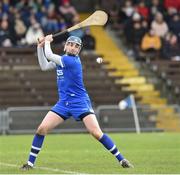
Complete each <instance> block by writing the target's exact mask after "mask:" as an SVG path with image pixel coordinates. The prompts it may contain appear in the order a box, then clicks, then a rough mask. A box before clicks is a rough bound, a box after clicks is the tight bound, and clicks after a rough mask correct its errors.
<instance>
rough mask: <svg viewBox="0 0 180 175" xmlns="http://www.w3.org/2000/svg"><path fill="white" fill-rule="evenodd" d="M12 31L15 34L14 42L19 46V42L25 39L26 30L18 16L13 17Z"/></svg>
mask: <svg viewBox="0 0 180 175" xmlns="http://www.w3.org/2000/svg"><path fill="white" fill-rule="evenodd" d="M14 30H15V34H16V40H17V41H18V44H20V42H21V40H22V39H23V38H24V37H25V34H26V30H27V28H26V26H25V24H24V22H23V21H22V19H21V18H20V15H19V14H16V16H15V26H14Z"/></svg>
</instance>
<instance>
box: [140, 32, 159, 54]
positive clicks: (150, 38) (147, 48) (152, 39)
mask: <svg viewBox="0 0 180 175" xmlns="http://www.w3.org/2000/svg"><path fill="white" fill-rule="evenodd" d="M141 49H142V51H144V52H145V53H146V54H151V56H153V57H154V56H157V55H158V54H159V51H160V49H161V38H160V37H159V36H156V35H155V32H154V31H153V29H150V30H149V32H148V33H146V34H145V35H144V37H143V39H142V42H141Z"/></svg>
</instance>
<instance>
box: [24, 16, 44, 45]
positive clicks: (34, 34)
mask: <svg viewBox="0 0 180 175" xmlns="http://www.w3.org/2000/svg"><path fill="white" fill-rule="evenodd" d="M43 36H44V34H43V31H42V29H41V26H40V24H39V23H38V22H37V21H36V20H35V18H34V17H31V25H30V27H29V28H28V30H27V33H26V37H25V38H26V43H28V44H29V45H33V44H36V43H37V38H41V37H43Z"/></svg>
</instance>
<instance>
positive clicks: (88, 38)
mask: <svg viewBox="0 0 180 175" xmlns="http://www.w3.org/2000/svg"><path fill="white" fill-rule="evenodd" d="M82 42H83V49H85V50H95V47H96V40H95V38H94V37H93V36H92V35H91V33H90V30H89V29H86V30H85V34H84V36H83V37H82Z"/></svg>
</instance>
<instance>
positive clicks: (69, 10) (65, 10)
mask: <svg viewBox="0 0 180 175" xmlns="http://www.w3.org/2000/svg"><path fill="white" fill-rule="evenodd" d="M59 11H60V13H61V15H62V16H63V17H64V19H65V21H66V23H67V25H68V26H72V24H73V21H74V18H78V19H79V15H78V13H77V11H76V9H75V8H74V7H73V6H72V5H71V4H70V3H69V1H65V2H64V4H63V5H62V6H60V7H59Z"/></svg>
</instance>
